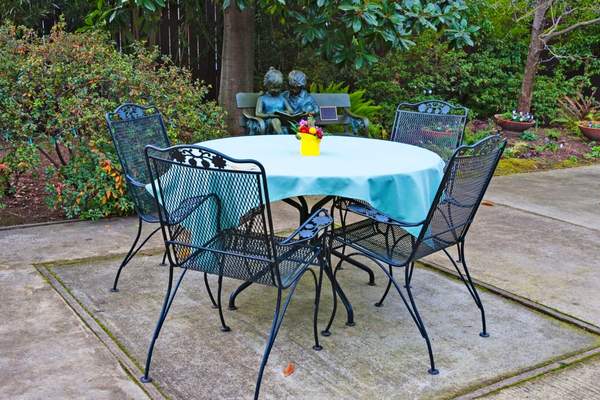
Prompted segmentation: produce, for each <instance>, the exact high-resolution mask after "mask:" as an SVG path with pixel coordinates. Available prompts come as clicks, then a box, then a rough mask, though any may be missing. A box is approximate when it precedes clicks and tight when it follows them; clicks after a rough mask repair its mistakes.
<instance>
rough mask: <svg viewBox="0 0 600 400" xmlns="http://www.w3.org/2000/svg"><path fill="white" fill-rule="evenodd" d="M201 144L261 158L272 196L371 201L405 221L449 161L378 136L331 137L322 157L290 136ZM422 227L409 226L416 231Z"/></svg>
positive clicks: (422, 211) (426, 203)
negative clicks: (307, 154)
mask: <svg viewBox="0 0 600 400" xmlns="http://www.w3.org/2000/svg"><path fill="white" fill-rule="evenodd" d="M197 144H198V145H201V146H205V147H208V148H211V149H214V150H217V151H219V152H221V153H224V154H226V155H228V156H231V157H235V158H241V159H247V158H250V159H254V160H257V161H259V162H260V163H262V165H263V166H264V167H265V170H266V173H267V185H268V189H269V198H270V200H271V201H277V200H281V199H284V198H287V197H294V196H303V195H305V196H306V195H322V196H326V195H335V196H344V197H349V198H353V199H360V200H364V201H367V202H369V203H370V204H371V205H372V206H373V207H375V208H376V209H377V210H379V211H380V212H382V213H385V214H387V215H389V216H390V217H392V218H394V219H396V220H400V221H405V222H418V221H421V220H423V219H424V218H425V217H426V216H427V211H428V210H429V207H430V205H431V203H432V201H433V198H434V196H435V193H436V191H437V188H438V186H439V184H440V182H441V180H442V176H443V170H444V161H443V160H442V159H441V158H440V157H439V156H438V155H437V154H435V153H433V152H431V151H429V150H425V149H422V148H419V147H416V146H411V145H407V144H403V143H394V142H389V141H383V140H375V139H364V138H354V137H343V136H327V137H325V138H324V139H323V141H322V142H321V155H320V156H317V157H304V156H301V155H300V142H299V141H298V140H297V139H296V138H295V137H294V136H291V135H290V136H287V135H285V136H278V135H273V136H240V137H232V138H224V139H216V140H209V141H206V142H201V143H197ZM148 189H149V190H150V191H152V188H151V187H148ZM419 230H420V229H419V228H417V229H408V231H409V232H410V233H411V234H413V235H418V233H419Z"/></svg>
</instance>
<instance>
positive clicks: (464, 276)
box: [444, 242, 490, 337]
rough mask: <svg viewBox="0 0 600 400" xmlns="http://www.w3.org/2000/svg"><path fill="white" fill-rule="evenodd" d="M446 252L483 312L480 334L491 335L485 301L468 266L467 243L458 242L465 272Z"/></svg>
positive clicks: (459, 256) (460, 258) (482, 335)
mask: <svg viewBox="0 0 600 400" xmlns="http://www.w3.org/2000/svg"><path fill="white" fill-rule="evenodd" d="M444 253H446V256H447V257H448V259H449V260H450V261H451V262H452V265H454V269H456V272H458V275H459V277H460V279H461V280H462V281H463V283H464V284H465V286H466V287H467V290H468V291H469V294H470V295H471V297H472V298H473V301H475V305H477V308H479V311H480V313H481V326H482V329H481V332H480V333H479V336H481V337H489V336H490V334H489V333H488V331H487V327H486V323H485V309H484V307H483V302H482V301H481V298H480V297H479V293H478V292H477V287H476V286H475V284H474V283H473V279H471V274H470V273H469V269H468V268H467V262H466V259H465V243H464V242H461V243H459V244H458V258H459V260H460V264H461V265H462V266H463V269H464V271H465V273H464V274H463V273H462V272H461V270H460V268H459V267H458V264H457V263H456V262H455V261H454V259H453V258H452V256H451V255H450V253H448V251H446V249H444Z"/></svg>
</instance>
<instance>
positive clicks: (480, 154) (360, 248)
mask: <svg viewBox="0 0 600 400" xmlns="http://www.w3.org/2000/svg"><path fill="white" fill-rule="evenodd" d="M505 146H506V140H505V139H501V138H500V136H499V135H494V136H489V137H487V138H485V139H483V140H481V141H479V142H478V143H475V144H474V145H472V146H461V147H459V148H458V149H457V150H456V151H455V152H454V154H453V156H452V157H451V158H450V160H449V161H448V163H447V165H446V170H445V173H444V177H443V179H442V181H441V183H440V186H439V188H438V191H437V193H436V195H435V198H434V200H433V203H432V206H431V208H430V210H429V212H428V214H427V217H426V218H425V219H424V220H423V221H419V222H415V223H408V222H403V221H396V220H394V219H392V218H390V217H389V216H387V215H385V214H382V213H379V212H377V211H376V210H375V211H374V210H373V209H372V208H370V207H364V205H363V204H362V203H356V202H353V201H352V200H348V199H337V200H336V204H334V206H333V207H332V215H333V211H334V208H337V209H338V210H339V216H340V222H341V227H340V228H337V229H335V230H334V231H333V232H332V243H331V247H332V249H337V251H338V252H340V253H341V254H342V255H343V258H341V259H340V260H339V262H338V263H337V265H336V267H335V268H334V279H335V278H336V276H337V272H338V270H339V269H340V268H339V267H340V265H341V264H342V262H343V261H345V260H347V259H351V258H352V257H356V256H361V257H366V258H368V259H370V260H371V261H373V262H375V263H376V264H377V265H378V266H379V267H380V268H381V269H382V271H383V272H384V274H385V275H386V276H387V278H388V283H387V286H386V288H385V290H384V292H383V295H382V296H381V299H380V300H379V301H378V302H377V303H375V306H376V307H382V306H383V302H384V300H385V298H386V296H387V295H388V293H389V291H390V289H391V287H392V286H394V288H395V289H396V291H397V292H398V294H399V295H400V298H401V299H402V302H403V303H404V305H405V306H406V308H407V309H408V312H409V314H410V316H411V318H412V320H413V321H414V323H415V324H416V325H417V328H418V330H419V333H420V334H421V336H422V337H423V339H424V340H425V343H426V346H427V351H428V354H429V362H430V368H429V370H428V372H429V373H430V374H432V375H436V374H438V370H437V369H436V368H435V362H434V357H433V350H432V347H431V342H430V340H429V336H428V334H427V330H426V327H425V324H424V322H423V320H422V318H421V316H420V314H419V311H418V308H417V305H416V303H415V300H414V297H413V294H412V290H411V281H412V276H413V272H414V269H415V262H416V261H418V260H419V259H420V258H422V257H424V256H426V255H429V254H432V253H434V252H437V251H440V250H442V251H443V252H444V253H445V254H446V256H447V257H448V259H449V260H450V261H451V262H452V265H453V266H454V268H455V269H456V271H457V272H458V274H459V277H460V279H461V280H462V282H463V283H464V284H465V286H466V287H467V290H468V292H469V294H470V295H471V297H472V298H473V300H474V302H475V304H476V306H477V307H478V309H479V310H480V313H481V323H482V331H481V332H480V336H481V337H488V336H489V334H488V331H487V328H486V320H485V310H484V307H483V303H482V302H481V298H480V297H479V294H478V292H477V288H476V286H475V284H474V283H473V280H472V278H471V275H470V273H469V269H468V267H467V262H466V258H465V250H464V248H465V237H466V235H467V232H468V230H469V228H470V226H471V224H472V222H473V219H474V217H475V214H476V213H477V210H478V208H479V206H480V204H481V201H482V199H483V195H484V194H485V192H486V190H487V187H488V185H489V183H490V181H491V179H492V176H493V173H494V171H495V169H496V166H497V165H498V162H499V160H500V157H501V156H502V152H503V150H504V147H505ZM492 156H493V158H489V159H485V160H484V161H485V162H487V164H484V165H483V167H482V168H485V171H487V175H486V176H485V178H484V179H482V180H481V182H480V183H481V185H480V187H477V188H476V191H475V193H477V197H476V198H475V199H470V200H472V201H471V202H469V203H465V202H464V201H461V200H459V199H457V198H456V197H457V196H456V195H454V194H453V190H454V188H455V186H457V185H459V184H460V183H457V180H460V179H465V177H466V175H465V174H468V173H469V172H471V171H469V170H463V169H462V168H461V165H462V164H461V163H462V162H463V161H462V160H466V159H469V158H471V159H472V160H477V159H483V158H484V157H492ZM457 187H458V186H457ZM459 190H460V189H459ZM477 190H478V191H477ZM458 195H460V193H458ZM459 209H463V210H467V211H468V215H466V216H465V215H462V216H461V215H456V214H460V213H459V211H457V210H459ZM444 210H445V212H446V213H447V215H446V214H444ZM453 210H454V215H453ZM349 212H351V213H357V214H359V215H361V216H363V217H365V219H364V220H362V221H359V222H356V223H353V224H351V225H347V224H346V218H347V215H348V213H349ZM439 215H441V216H443V218H444V223H445V224H446V226H445V228H446V229H442V230H440V229H441V228H440V227H439V226H435V225H434V224H433V220H434V217H439ZM361 224H362V225H361ZM418 226H421V227H422V228H421V231H420V234H419V236H418V237H414V236H412V235H410V234H409V233H408V232H406V231H405V230H404V229H402V228H403V227H418ZM363 227H367V228H368V229H367V230H371V228H372V232H371V233H370V235H371V236H363V237H359V238H358V239H356V240H353V239H351V238H349V233H351V232H352V231H353V229H357V231H358V230H359V229H362V228H363ZM448 235H449V236H450V238H447V236H448ZM379 236H383V237H384V239H385V249H383V250H382V251H376V250H372V249H369V248H367V247H365V245H361V241H363V240H369V239H371V240H374V239H373V238H375V237H379ZM334 241H335V242H336V243H334ZM454 245H456V246H457V247H458V254H459V260H458V261H455V260H454V259H453V257H452V256H451V255H450V253H448V250H447V249H448V248H450V247H452V246H454ZM399 246H405V247H406V249H405V248H402V249H400V250H399ZM346 247H350V248H351V249H353V250H354V252H352V253H350V254H345V251H346ZM340 249H341V250H340ZM402 250H406V254H407V256H406V257H404V258H402V259H399V260H397V259H395V257H394V254H395V252H396V251H402ZM334 254H335V253H334ZM458 264H460V265H461V266H462V268H463V270H462V271H461V269H460V268H459V265H458ZM394 268H404V285H403V287H404V290H405V291H406V295H404V294H403V290H402V289H401V288H400V285H399V284H398V282H397V280H396V279H395V278H394V274H393V269H394ZM336 309H337V299H336V296H335V292H334V304H333V310H332V314H331V316H330V319H329V323H328V324H327V327H326V328H325V332H329V329H330V327H331V324H332V323H333V320H334V318H335V313H336Z"/></svg>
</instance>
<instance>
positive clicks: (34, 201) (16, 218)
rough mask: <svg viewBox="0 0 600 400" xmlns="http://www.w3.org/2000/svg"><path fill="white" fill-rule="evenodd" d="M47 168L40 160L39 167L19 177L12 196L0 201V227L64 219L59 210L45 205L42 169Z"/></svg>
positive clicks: (44, 181) (47, 164)
mask: <svg viewBox="0 0 600 400" xmlns="http://www.w3.org/2000/svg"><path fill="white" fill-rule="evenodd" d="M0 156H1V154H0ZM48 166H49V163H48V162H47V161H45V160H42V164H41V166H40V167H39V168H37V169H36V170H35V171H31V172H27V173H25V174H23V175H21V177H20V179H19V183H18V184H17V185H16V187H15V193H14V194H11V195H10V196H4V197H2V199H0V203H2V204H3V205H4V207H2V208H0V226H11V225H23V224H35V223H39V222H49V221H59V220H63V219H66V217H65V214H64V213H63V212H62V211H61V210H55V209H54V208H52V207H49V206H48V205H47V204H46V201H45V198H46V196H47V193H46V190H45V185H46V179H45V176H44V169H45V168H46V167H48Z"/></svg>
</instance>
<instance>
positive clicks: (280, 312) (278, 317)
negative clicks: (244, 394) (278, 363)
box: [254, 279, 300, 400]
mask: <svg viewBox="0 0 600 400" xmlns="http://www.w3.org/2000/svg"><path fill="white" fill-rule="evenodd" d="M299 281H300V280H299V279H298V280H296V282H295V283H294V284H293V285H292V286H291V287H290V289H289V293H288V295H287V298H286V299H285V303H284V304H283V308H282V307H281V296H282V289H281V288H277V303H276V305H275V314H274V316H273V324H272V325H271V333H270V334H269V340H268V341H267V346H266V347H265V351H264V353H263V357H262V360H261V362H260V368H259V369H258V377H257V379H256V389H255V390H254V400H258V395H259V392H260V384H261V382H262V377H263V374H264V372H265V367H266V366H267V361H268V360H269V355H270V354H271V349H272V348H273V344H274V343H275V338H276V337H277V333H278V332H279V328H280V327H281V323H282V322H283V317H284V316H285V311H286V310H287V307H288V305H289V304H290V301H291V300H292V295H293V294H294V291H295V290H296V285H297V284H298V282H299Z"/></svg>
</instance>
